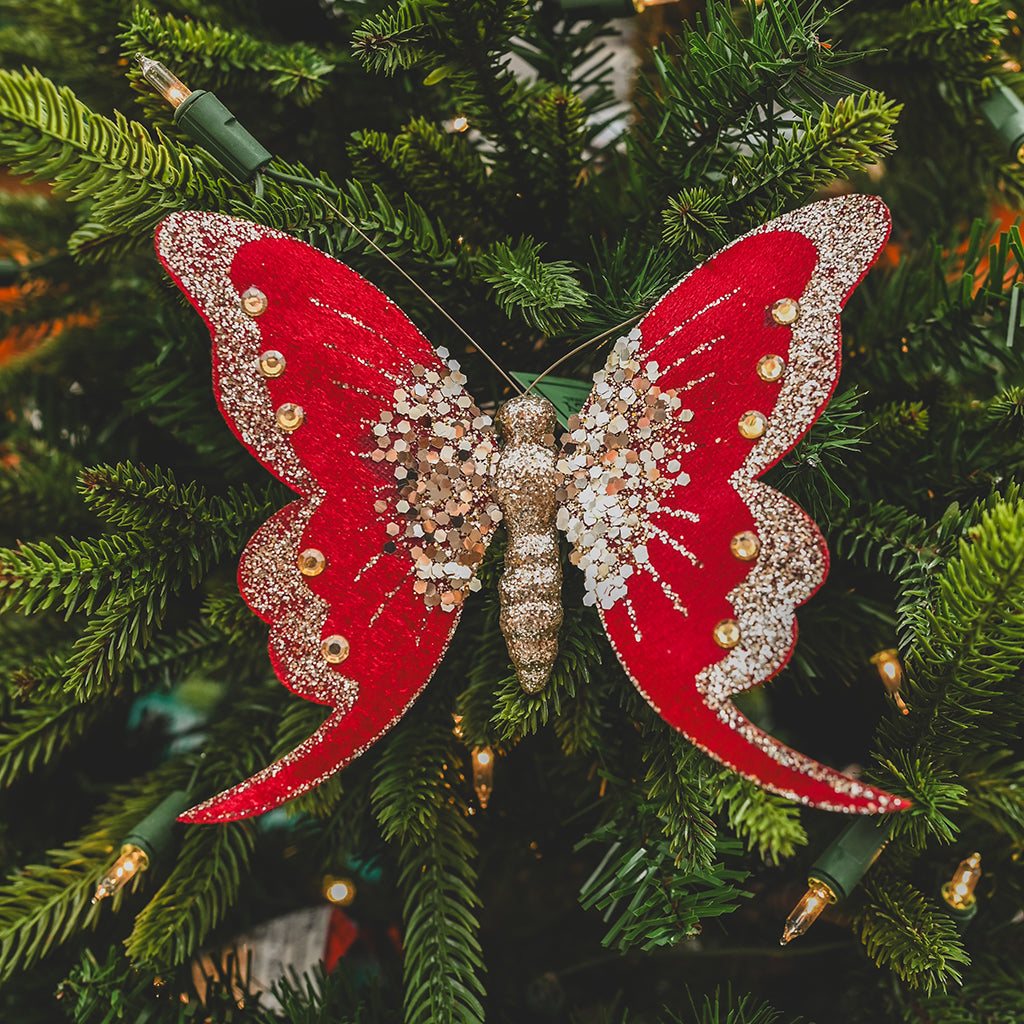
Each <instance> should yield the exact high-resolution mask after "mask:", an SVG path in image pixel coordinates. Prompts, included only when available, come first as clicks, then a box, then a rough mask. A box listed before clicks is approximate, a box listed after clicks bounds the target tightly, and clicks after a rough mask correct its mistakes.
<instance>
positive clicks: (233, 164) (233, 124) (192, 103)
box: [174, 89, 273, 182]
mask: <svg viewBox="0 0 1024 1024" xmlns="http://www.w3.org/2000/svg"><path fill="white" fill-rule="evenodd" d="M174 123H175V124H177V125H181V127H182V128H184V129H185V131H186V132H188V134H189V135H190V136H191V137H192V138H193V139H194V140H195V141H196V142H197V143H198V144H199V145H200V146H202V147H203V149H205V150H206V151H207V152H208V153H209V154H210V155H211V156H212V157H215V158H216V159H217V161H218V162H219V163H221V164H222V165H223V166H224V168H225V169H226V170H227V172H228V173H229V174H230V175H231V176H232V177H233V178H234V179H235V180H236V181H242V182H245V181H249V180H250V179H251V178H253V177H254V176H255V174H256V172H257V171H258V170H259V169H260V168H261V167H262V166H263V165H264V164H266V163H269V162H270V160H271V159H272V157H273V154H272V153H270V152H269V150H267V149H266V147H264V146H263V144H262V143H260V142H259V141H258V140H257V139H255V138H253V136H252V135H251V134H250V133H249V131H248V130H247V129H246V128H245V126H244V125H242V124H241V123H240V122H239V121H238V119H237V118H236V117H235V115H234V114H232V113H231V111H230V110H228V108H227V107H225V106H224V104H223V103H221V101H220V100H219V99H217V97H216V96H214V95H213V93H212V92H207V91H206V90H205V89H197V90H196V91H195V92H194V93H192V94H191V95H190V96H188V97H187V98H186V99H185V101H184V102H183V103H182V104H181V106H179V107H178V108H177V110H175V111H174Z"/></svg>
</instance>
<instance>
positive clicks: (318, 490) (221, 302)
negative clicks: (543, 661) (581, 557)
mask: <svg viewBox="0 0 1024 1024" xmlns="http://www.w3.org/2000/svg"><path fill="white" fill-rule="evenodd" d="M157 251H158V254H159V256H160V259H161V261H162V262H163V264H164V266H165V267H166V268H167V270H168V272H169V273H170V275H171V276H172V277H173V278H174V280H175V282H176V283H177V284H178V285H179V287H180V288H181V289H182V290H183V291H184V292H185V294H186V296H187V297H188V298H189V300H190V301H191V302H192V303H193V305H194V306H195V307H196V308H197V309H198V310H199V312H200V313H201V314H202V316H203V317H204V319H205V320H206V322H207V324H208V326H209V328H210V331H211V334H212V335H213V341H214V350H213V377H214V385H215V390H216V394H217V398H218V401H219V403H220V407H221V411H222V412H223V414H224V417H225V419H226V420H227V421H228V423H229V424H230V426H231V428H232V430H234V432H235V433H236V434H237V436H238V438H239V439H240V440H241V441H242V443H243V444H244V445H245V446H246V447H247V448H248V449H249V450H250V451H251V452H252V453H253V455H255V456H256V458H257V459H259V461H260V462H262V463H263V465H265V466H266V467H267V468H268V469H269V470H271V472H273V473H274V474H275V475H276V476H278V477H279V478H280V479H281V480H282V481H284V483H286V484H287V485H288V486H289V487H291V488H292V489H293V490H294V491H296V492H297V493H298V494H299V495H300V500H298V501H296V502H294V503H292V504H291V505H288V506H287V507H286V508H284V509H282V510H281V511H280V512H279V513H277V515H275V516H274V517H273V518H272V519H271V520H270V521H269V522H267V523H266V524H265V525H264V526H263V527H262V528H261V529H260V530H259V531H258V532H257V533H256V534H255V536H254V537H253V538H252V540H251V541H250V542H249V545H248V547H247V548H246V550H245V553H244V554H243V556H242V560H241V565H240V568H239V583H240V587H241V590H242V594H243V596H244V597H245V599H246V601H247V602H248V603H249V605H250V606H251V607H252V608H253V610H254V611H256V612H257V614H259V615H260V617H261V618H263V619H264V620H265V621H266V622H268V623H269V624H270V654H271V660H272V662H273V665H274V669H275V671H276V672H277V674H278V676H279V678H280V679H281V681H282V682H283V683H284V684H285V685H286V686H288V687H289V688H290V689H292V690H293V691H295V692H296V693H298V694H300V695H301V696H303V697H305V698H306V699H308V700H314V701H318V702H320V703H322V704H326V705H328V706H330V707H331V708H332V709H333V710H332V712H331V714H330V716H329V717H328V719H327V720H326V721H325V722H324V724H323V725H322V726H321V727H320V728H319V729H318V730H317V731H316V732H315V733H314V734H313V735H312V736H311V737H310V738H309V739H308V740H307V741H305V742H304V743H303V744H301V745H300V746H299V747H298V748H296V749H295V750H293V751H292V752H291V753H289V754H287V755H286V756H285V757H283V758H282V759H281V760H279V761H277V762H276V763H274V764H272V765H270V766H269V767H267V768H265V769H263V770H262V771H260V772H259V773H257V774H256V775H254V776H253V777H252V778H250V779H247V780H246V781H244V782H242V783H241V784H240V785H238V786H235V787H234V788H233V789H229V790H227V791H225V792H223V793H221V794H219V795H217V796H215V797H213V798H212V799H210V800H207V801H206V802H204V803H202V804H200V805H198V806H197V807H195V808H192V809H191V810H190V811H188V812H187V813H186V814H185V815H183V816H182V817H183V819H184V820H188V821H194V822H210V821H229V820H233V819H236V818H243V817H247V816H249V815H252V814H258V813H261V812H263V811H266V810H269V809H270V808H272V807H275V806H277V805H278V804H281V803H282V802H284V801H285V800H288V799H290V798H292V797H294V796H297V795H298V794H300V793H302V792H304V791H306V790H307V789H310V788H311V787H313V786H315V785H317V784H318V783H320V782H321V781H323V780H324V779H325V778H327V777H328V776H329V775H331V774H332V773H333V772H335V771H336V770H337V769H338V768H340V767H341V766H342V765H344V764H345V763H347V762H348V761H349V760H351V759H352V758H353V757H355V756H357V755H358V754H359V753H361V752H362V751H363V750H365V749H366V748H367V747H368V746H370V745H371V744H372V743H373V742H374V741H375V740H376V739H377V738H378V737H379V736H380V735H381V734H382V733H383V732H384V731H385V730H386V729H388V728H389V727H390V726H391V725H392V724H394V722H395V721H396V720H397V719H398V718H399V717H400V716H401V715H402V714H403V713H404V712H405V710H406V709H407V708H408V707H409V705H410V704H411V703H412V701H413V700H414V699H415V698H416V696H417V695H418V694H419V692H420V691H421V690H422V688H423V687H424V686H425V685H426V683H427V681H428V679H429V678H430V676H431V675H432V674H433V671H434V669H435V668H436V666H437V664H438V662H439V661H440V659H441V657H442V655H443V654H444V651H445V648H446V646H447V643H448V640H449V638H450V636H451V633H452V631H453V630H454V628H455V625H456V623H457V621H458V613H459V610H460V607H461V601H462V598H463V596H464V593H465V592H466V591H467V590H469V589H475V586H478V584H476V583H475V580H474V579H473V571H474V568H475V565H476V564H477V563H478V562H479V560H480V558H481V557H482V555H483V550H484V547H485V545H486V542H487V540H488V539H489V529H490V526H491V525H492V522H493V521H495V518H496V517H495V516H493V515H491V514H489V513H492V512H496V509H494V507H493V505H492V504H491V503H490V498H489V496H488V495H487V493H486V489H485V488H481V487H480V486H479V482H482V480H481V477H480V474H479V472H478V470H479V469H480V468H481V466H482V465H483V464H486V463H487V462H488V460H489V459H490V457H491V453H492V450H493V446H492V444H491V436H490V421H489V419H488V418H487V417H482V416H481V414H480V412H479V410H478V409H476V408H475V407H474V406H473V404H472V400H471V399H469V397H468V396H467V395H466V394H465V392H464V391H463V389H462V386H461V385H462V383H463V382H464V380H465V378H464V377H463V376H462V375H461V374H460V373H459V372H458V367H457V364H454V363H452V364H448V363H445V362H442V360H441V359H440V358H439V357H438V354H437V353H435V351H434V350H433V349H432V348H431V346H430V345H429V344H428V342H427V341H426V340H425V339H424V338H423V336H422V335H421V334H420V333H419V332H418V331H417V330H416V328H415V327H414V326H413V325H412V324H411V323H410V322H409V320H408V319H407V318H406V317H405V316H404V314H403V313H402V312H401V311H400V310H399V309H398V308H397V307H396V306H395V305H394V304H393V303H392V302H391V301H390V300H389V299H388V298H387V297H385V296H384V295H383V294H382V293H381V292H380V291H378V290H377V289H376V288H374V287H373V286H372V285H370V284H369V283H368V282H366V281H365V280H363V278H361V277H360V276H359V275H358V274H356V273H355V272H354V271H352V270H350V269H349V268H347V267H345V266H343V265H342V264H340V263H337V262H335V261H334V260H332V259H330V258H329V257H327V256H325V255H324V254H323V253H320V252H318V251H317V250H315V249H312V248H310V247H309V246H307V245H304V244H303V243H301V242H298V241H296V240H295V239H292V238H290V237H288V236H286V235H283V234H280V233H278V232H275V231H271V230H268V229H266V228H262V227H259V226H258V225H255V224H251V223H249V222H247V221H241V220H236V219H233V218H228V217H221V216H215V215H212V214H200V213H181V214H173V215H172V216H170V217H168V218H167V219H166V220H165V221H164V222H163V223H162V224H161V226H160V229H159V231H158V234H157ZM442 455H443V457H442ZM439 461H440V463H441V467H442V469H443V472H442V471H437V472H433V473H432V472H431V466H432V465H433V464H434V463H437V462H439ZM453 462H457V463H458V464H459V467H461V468H452V465H451V464H452V463H453ZM421 463H422V469H421V468H420V464H421ZM460 473H461V474H462V476H459V474H460ZM456 478H458V479H456ZM474 481H476V482H474ZM498 515H499V516H500V513H499V514H498ZM453 520H454V521H455V522H456V524H457V528H453V527H452V526H451V523H452V521H453Z"/></svg>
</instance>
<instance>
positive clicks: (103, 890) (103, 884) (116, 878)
mask: <svg viewBox="0 0 1024 1024" xmlns="http://www.w3.org/2000/svg"><path fill="white" fill-rule="evenodd" d="M148 867H149V858H148V857H147V856H146V852H145V850H143V849H141V848H140V847H138V846H135V845H134V844H132V843H126V844H125V845H124V846H122V847H121V855H120V856H119V857H118V858H117V860H115V861H114V863H113V864H111V865H110V867H109V868H108V869H107V872H106V874H105V875H104V876H103V877H102V878H101V879H100V880H99V882H98V883H97V884H96V892H94V893H93V897H92V901H93V903H99V901H100V900H102V899H105V898H106V897H107V896H113V895H114V893H118V892H120V891H121V890H122V889H123V888H124V887H125V886H126V885H127V884H128V883H129V882H130V881H131V880H132V879H133V878H134V877H135V876H136V875H138V874H141V873H142V872H143V871H145V870H146V868H148Z"/></svg>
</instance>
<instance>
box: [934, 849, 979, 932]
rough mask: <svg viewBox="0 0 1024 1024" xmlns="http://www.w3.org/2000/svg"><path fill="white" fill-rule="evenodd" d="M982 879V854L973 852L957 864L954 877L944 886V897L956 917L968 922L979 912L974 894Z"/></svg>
mask: <svg viewBox="0 0 1024 1024" xmlns="http://www.w3.org/2000/svg"><path fill="white" fill-rule="evenodd" d="M980 879H981V854H980V853H972V854H971V855H970V856H969V857H965V858H964V859H963V860H962V861H960V863H959V864H958V865H957V868H956V871H954V872H953V877H952V878H951V879H950V880H949V881H948V882H946V884H945V885H943V887H942V898H943V900H945V903H946V907H947V908H948V909H949V911H950V913H952V914H953V916H954V917H956V918H958V919H959V920H961V921H964V922H967V921H969V920H970V919H971V918H972V917H974V915H975V914H976V913H977V912H978V900H977V897H976V896H975V895H974V890H975V888H977V885H978V881H979V880H980Z"/></svg>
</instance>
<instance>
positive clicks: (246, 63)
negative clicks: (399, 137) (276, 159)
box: [118, 8, 348, 120]
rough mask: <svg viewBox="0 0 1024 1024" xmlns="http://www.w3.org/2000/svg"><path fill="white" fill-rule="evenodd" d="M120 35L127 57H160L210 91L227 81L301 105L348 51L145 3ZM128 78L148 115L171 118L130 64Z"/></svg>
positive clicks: (323, 83)
mask: <svg viewBox="0 0 1024 1024" xmlns="http://www.w3.org/2000/svg"><path fill="white" fill-rule="evenodd" d="M118 39H119V42H120V43H121V50H122V52H123V53H124V55H125V56H126V57H127V58H129V59H131V58H132V57H133V56H134V55H135V53H136V52H139V51H141V52H143V53H145V54H146V55H147V56H151V57H159V59H160V60H161V61H162V62H163V63H165V64H167V66H168V67H173V68H175V69H176V73H177V74H178V75H179V77H181V78H182V80H183V81H190V80H191V81H199V80H201V81H202V82H203V88H204V89H209V90H210V91H211V92H212V91H216V90H217V89H222V88H224V87H225V86H229V87H230V88H232V89H234V90H236V91H237V92H253V91H254V92H257V93H260V94H263V95H265V96H269V97H277V98H287V99H290V100H292V102H294V103H295V104H296V105H298V106H300V107H306V106H309V105H310V104H311V103H314V102H316V101H317V100H318V99H320V97H321V96H322V95H323V93H324V90H325V88H327V87H328V86H329V84H330V79H331V76H332V74H333V73H334V72H335V71H336V69H337V66H338V64H339V63H343V62H344V61H345V60H346V58H347V57H348V55H347V54H345V53H344V52H343V51H341V50H329V49H325V48H321V47H314V46H310V45H309V44H308V43H301V42H300V43H292V44H291V45H289V46H281V45H277V44H274V43H269V42H267V40H265V39H258V38H255V37H254V36H252V35H250V34H249V33H248V32H244V31H241V30H239V29H238V28H231V29H226V28H223V27H221V26H220V25H217V24H215V23H210V22H204V21H192V20H183V19H181V18H177V17H175V16H174V15H172V14H165V15H163V17H161V16H159V15H158V14H156V12H154V11H150V10H146V9H145V8H138V9H136V10H135V11H134V12H133V13H132V19H131V22H130V23H129V24H128V25H127V27H126V28H125V29H124V30H123V31H122V33H121V34H120V36H119V37H118ZM129 78H130V79H131V80H132V83H133V85H135V87H136V88H138V89H139V90H140V93H141V98H142V99H143V104H144V106H145V107H146V113H147V116H148V117H149V119H150V120H152V119H153V115H154V113H157V112H159V115H162V117H161V119H162V120H169V118H167V116H166V114H165V113H164V112H165V111H167V110H168V108H167V105H166V104H165V103H163V101H162V100H161V99H159V98H158V97H157V96H156V95H155V94H154V92H153V90H152V89H151V88H150V87H149V86H148V85H146V84H145V83H144V82H143V81H142V75H141V72H140V71H138V69H135V68H132V69H130V71H129ZM147 100H148V101H149V102H146V101H147Z"/></svg>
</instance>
